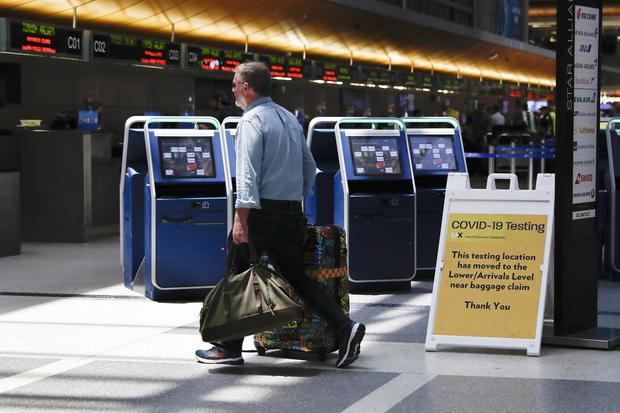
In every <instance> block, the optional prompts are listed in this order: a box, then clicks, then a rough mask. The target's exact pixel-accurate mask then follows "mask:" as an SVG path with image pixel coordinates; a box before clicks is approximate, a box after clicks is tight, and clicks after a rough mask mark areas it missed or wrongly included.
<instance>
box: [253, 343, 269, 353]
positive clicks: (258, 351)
mask: <svg viewBox="0 0 620 413" xmlns="http://www.w3.org/2000/svg"><path fill="white" fill-rule="evenodd" d="M254 347H256V352H257V353H258V355H259V356H264V355H265V354H267V349H266V348H265V347H262V346H259V345H258V344H255V345H254Z"/></svg>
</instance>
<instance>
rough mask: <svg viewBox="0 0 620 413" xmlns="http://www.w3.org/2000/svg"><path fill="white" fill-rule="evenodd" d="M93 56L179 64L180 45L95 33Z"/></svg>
mask: <svg viewBox="0 0 620 413" xmlns="http://www.w3.org/2000/svg"><path fill="white" fill-rule="evenodd" d="M93 57H95V58H104V59H117V60H128V61H131V62H134V63H141V64H145V65H153V66H179V65H180V63H181V45H179V44H176V43H167V42H163V41H160V40H142V39H136V38H133V37H127V36H118V35H103V34H95V35H94V36H93Z"/></svg>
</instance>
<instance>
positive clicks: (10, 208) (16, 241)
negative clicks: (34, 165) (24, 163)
mask: <svg viewBox="0 0 620 413" xmlns="http://www.w3.org/2000/svg"><path fill="white" fill-rule="evenodd" d="M19 168H20V162H19V144H18V143H17V141H16V140H15V138H14V135H11V134H0V234H1V235H2V236H0V257H5V256H8V255H17V254H19V253H20V252H21V241H20V224H19V221H20V218H19V215H20V214H19V203H20V202H19V178H20V176H19V175H20V173H19Z"/></svg>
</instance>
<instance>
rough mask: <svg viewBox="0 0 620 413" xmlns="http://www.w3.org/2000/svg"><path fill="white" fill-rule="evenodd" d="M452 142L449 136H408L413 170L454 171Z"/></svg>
mask: <svg viewBox="0 0 620 413" xmlns="http://www.w3.org/2000/svg"><path fill="white" fill-rule="evenodd" d="M452 142H453V141H452V137H450V136H409V146H410V147H411V155H412V162H413V167H414V168H415V170H416V171H456V158H455V156H454V147H453V145H452Z"/></svg>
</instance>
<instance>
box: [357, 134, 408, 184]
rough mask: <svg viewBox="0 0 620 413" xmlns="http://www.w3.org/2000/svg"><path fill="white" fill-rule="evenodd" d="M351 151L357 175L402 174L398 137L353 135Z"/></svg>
mask: <svg viewBox="0 0 620 413" xmlns="http://www.w3.org/2000/svg"><path fill="white" fill-rule="evenodd" d="M349 139H350V141H351V153H352V155H353V172H354V173H355V175H358V176H364V175H401V174H402V173H403V170H402V167H401V164H400V153H399V152H398V137H396V136H386V137H374V136H373V137H361V136H353V137H350V138H349Z"/></svg>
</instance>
